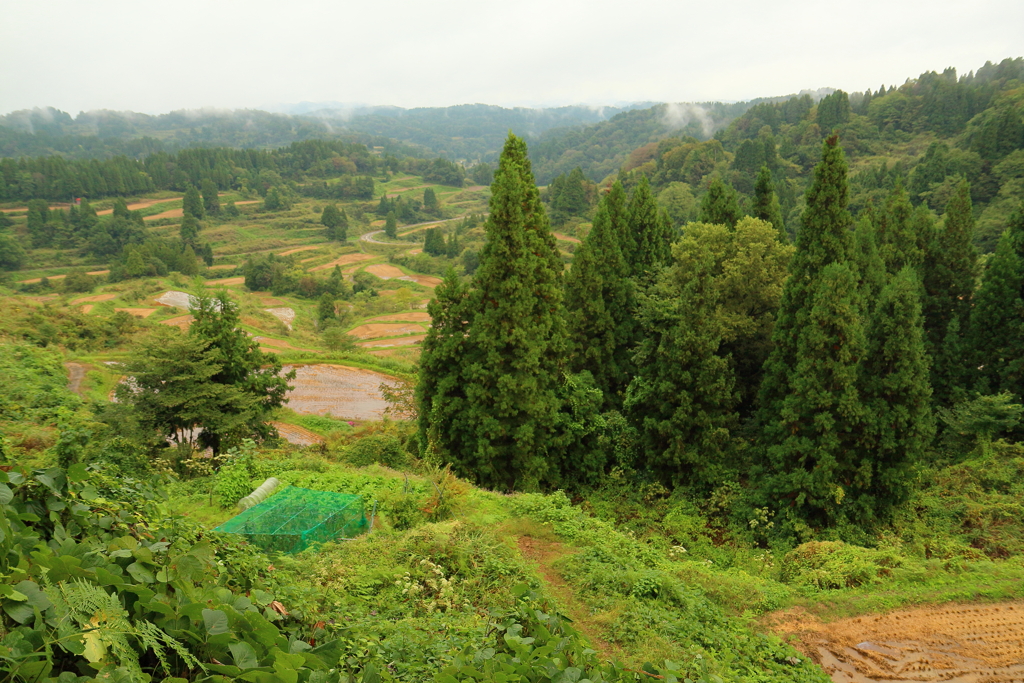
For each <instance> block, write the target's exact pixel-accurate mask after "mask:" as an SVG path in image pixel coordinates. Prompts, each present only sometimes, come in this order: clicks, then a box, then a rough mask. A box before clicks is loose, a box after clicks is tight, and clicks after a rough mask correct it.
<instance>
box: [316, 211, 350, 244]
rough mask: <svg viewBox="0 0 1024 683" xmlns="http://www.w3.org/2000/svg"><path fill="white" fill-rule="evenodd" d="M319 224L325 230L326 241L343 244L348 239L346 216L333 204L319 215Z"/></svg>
mask: <svg viewBox="0 0 1024 683" xmlns="http://www.w3.org/2000/svg"><path fill="white" fill-rule="evenodd" d="M320 224H321V225H323V226H324V227H325V228H327V239H329V240H337V241H338V242H344V241H345V240H346V239H348V216H346V215H345V212H344V211H339V210H338V207H337V206H335V205H334V204H328V205H327V206H325V207H324V210H323V212H322V213H321V214H320Z"/></svg>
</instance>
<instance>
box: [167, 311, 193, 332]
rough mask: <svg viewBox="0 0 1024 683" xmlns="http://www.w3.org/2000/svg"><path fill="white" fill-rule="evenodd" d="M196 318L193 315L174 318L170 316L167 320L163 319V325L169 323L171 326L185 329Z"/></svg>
mask: <svg viewBox="0 0 1024 683" xmlns="http://www.w3.org/2000/svg"><path fill="white" fill-rule="evenodd" d="M193 320H195V318H194V317H192V316H191V315H179V316H177V317H174V318H168V319H167V320H161V321H160V324H161V325H169V326H171V327H177V328H178V329H179V330H182V331H185V330H187V329H188V328H189V326H190V325H191V324H192V321H193Z"/></svg>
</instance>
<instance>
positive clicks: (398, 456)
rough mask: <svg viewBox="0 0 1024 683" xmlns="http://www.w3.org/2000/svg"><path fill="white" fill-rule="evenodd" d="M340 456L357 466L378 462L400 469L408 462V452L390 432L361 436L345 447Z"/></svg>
mask: <svg viewBox="0 0 1024 683" xmlns="http://www.w3.org/2000/svg"><path fill="white" fill-rule="evenodd" d="M342 457H343V458H344V459H345V460H346V461H347V462H349V463H351V464H353V465H356V466H357V467H365V466H366V465H372V464H374V463H379V464H381V465H385V466H387V467H392V468H394V469H402V468H403V467H406V466H408V464H409V454H408V453H406V452H405V449H404V448H402V442H401V441H399V439H398V437H396V436H392V435H390V434H372V435H370V436H366V437H363V438H362V439H359V440H358V441H356V442H355V443H353V444H352V445H350V446H349V447H348V448H346V449H345V450H344V452H343V453H342Z"/></svg>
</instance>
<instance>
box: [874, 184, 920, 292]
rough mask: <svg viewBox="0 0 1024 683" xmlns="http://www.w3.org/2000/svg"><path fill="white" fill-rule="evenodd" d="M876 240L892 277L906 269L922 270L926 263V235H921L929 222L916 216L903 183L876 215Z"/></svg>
mask: <svg viewBox="0 0 1024 683" xmlns="http://www.w3.org/2000/svg"><path fill="white" fill-rule="evenodd" d="M876 217H877V225H876V234H875V241H876V243H877V244H878V253H879V254H880V255H881V257H882V261H884V262H885V268H886V271H887V272H888V273H889V274H890V275H895V274H896V273H898V272H900V271H901V270H902V269H903V267H904V266H912V267H914V268H917V267H919V266H920V265H921V264H922V263H923V262H924V251H923V246H924V244H926V242H927V235H926V234H925V235H920V234H919V232H921V231H923V230H922V229H923V228H924V227H925V226H924V223H925V222H926V219H924V220H922V216H921V215H919V214H915V212H914V206H913V205H912V204H911V203H910V196H909V195H908V194H907V191H906V189H904V187H903V184H902V183H898V184H897V185H896V187H895V188H893V191H892V192H891V193H890V194H889V196H888V198H887V199H886V201H885V208H884V209H883V210H882V211H880V212H878V213H877V214H876Z"/></svg>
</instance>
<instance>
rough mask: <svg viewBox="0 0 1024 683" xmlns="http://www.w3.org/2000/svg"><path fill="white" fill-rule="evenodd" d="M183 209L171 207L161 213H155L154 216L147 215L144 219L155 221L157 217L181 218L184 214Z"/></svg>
mask: <svg viewBox="0 0 1024 683" xmlns="http://www.w3.org/2000/svg"><path fill="white" fill-rule="evenodd" d="M184 215H185V214H184V211H183V210H182V209H170V210H168V211H162V212H161V213H155V214H153V215H152V216H146V217H145V218H144V219H143V220H147V221H155V220H156V219H157V218H181V217H182V216H184Z"/></svg>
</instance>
